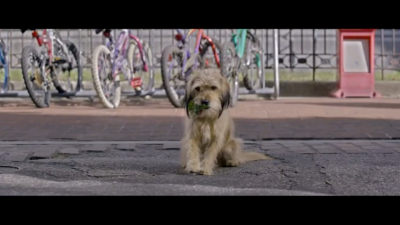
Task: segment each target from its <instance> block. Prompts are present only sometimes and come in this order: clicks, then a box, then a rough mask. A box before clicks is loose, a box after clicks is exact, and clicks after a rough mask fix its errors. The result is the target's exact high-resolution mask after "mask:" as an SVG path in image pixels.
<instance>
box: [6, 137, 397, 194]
mask: <svg viewBox="0 0 400 225" xmlns="http://www.w3.org/2000/svg"><path fill="white" fill-rule="evenodd" d="M269 155H270V156H271V157H273V159H271V160H267V161H258V162H250V163H247V164H244V165H242V166H240V167H235V168H217V169H216V170H215V174H214V175H213V176H201V175H191V174H186V173H184V171H183V170H182V169H181V167H180V163H179V162H180V161H179V151H177V150H162V149H160V148H159V147H157V146H156V145H154V146H151V145H147V146H136V148H135V149H134V150H133V151H122V150H116V149H111V150H108V151H105V152H101V153H96V152H83V153H81V154H79V155H60V154H59V155H57V156H55V157H54V158H49V159H40V160H28V161H25V162H8V161H0V195H399V194H400V176H399V172H398V171H399V170H400V168H399V167H400V166H399V163H398V162H399V160H400V154H399V153H391V154H382V153H381V154H379V153H378V154H370V153H361V154H295V153H288V154H269Z"/></svg>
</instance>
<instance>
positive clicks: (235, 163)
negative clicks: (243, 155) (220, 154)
mask: <svg viewBox="0 0 400 225" xmlns="http://www.w3.org/2000/svg"><path fill="white" fill-rule="evenodd" d="M239 165H240V162H239V161H235V160H228V161H226V163H225V166H227V167H235V166H239Z"/></svg>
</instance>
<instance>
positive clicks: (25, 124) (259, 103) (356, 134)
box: [0, 98, 400, 141]
mask: <svg viewBox="0 0 400 225" xmlns="http://www.w3.org/2000/svg"><path fill="white" fill-rule="evenodd" d="M0 106H1V107H0V121H1V123H0V140H4V141H30V140H37V141H46V140H77V141H145V140H146V141H149V140H158V141H167V140H172V141H173V140H179V139H180V138H181V137H182V132H183V117H184V111H183V110H182V109H175V108H172V106H171V105H170V104H169V102H168V101H167V100H165V99H163V100H130V101H125V102H124V103H123V104H122V105H121V107H120V108H118V109H116V110H109V109H104V108H103V107H102V106H101V105H100V104H99V103H92V102H89V101H77V100H76V99H75V100H62V101H60V100H59V101H53V105H52V106H51V108H48V109H37V108H35V107H34V106H33V104H32V103H31V102H30V100H29V99H27V100H23V101H11V102H10V101H5V100H2V99H0ZM399 108H400V99H332V98H301V99H281V100H278V101H271V100H248V101H241V102H239V104H238V106H237V107H236V108H233V109H230V110H231V114H232V115H233V117H234V119H235V123H236V127H237V134H238V136H240V137H242V138H244V139H247V140H270V139H397V138H400V130H399V129H400V120H399V119H400V113H399Z"/></svg>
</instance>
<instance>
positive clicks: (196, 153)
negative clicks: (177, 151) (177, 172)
mask: <svg viewBox="0 0 400 225" xmlns="http://www.w3.org/2000/svg"><path fill="white" fill-rule="evenodd" d="M184 148H185V149H184V150H185V151H186V152H185V153H184V154H185V156H186V159H185V161H186V167H185V171H186V172H189V173H198V172H199V171H200V148H199V146H198V145H197V142H196V141H195V140H193V139H189V140H188V141H187V142H186V145H185V146H184Z"/></svg>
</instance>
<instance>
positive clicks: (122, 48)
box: [103, 29, 149, 78]
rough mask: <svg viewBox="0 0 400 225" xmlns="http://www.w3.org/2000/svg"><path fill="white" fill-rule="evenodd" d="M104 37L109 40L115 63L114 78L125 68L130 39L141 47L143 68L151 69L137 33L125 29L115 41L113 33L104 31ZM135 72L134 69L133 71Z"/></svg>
mask: <svg viewBox="0 0 400 225" xmlns="http://www.w3.org/2000/svg"><path fill="white" fill-rule="evenodd" d="M103 35H104V37H106V38H108V40H109V42H108V43H107V48H108V49H110V51H111V55H112V58H111V62H112V64H113V66H112V74H113V78H115V77H116V76H117V74H118V73H119V71H121V70H123V66H124V65H123V60H124V59H126V58H127V53H128V47H129V40H130V39H133V40H134V41H135V42H136V43H137V45H138V48H139V54H140V59H141V60H142V62H143V70H144V71H145V72H147V71H148V70H149V69H148V67H147V62H146V58H145V57H144V54H143V46H142V43H141V41H140V39H139V38H138V37H136V36H135V35H133V34H131V32H130V30H129V29H123V30H122V31H121V32H120V34H119V36H118V39H117V41H116V42H115V41H114V39H113V37H112V35H111V33H110V32H106V31H104V32H103ZM132 73H133V71H132Z"/></svg>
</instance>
